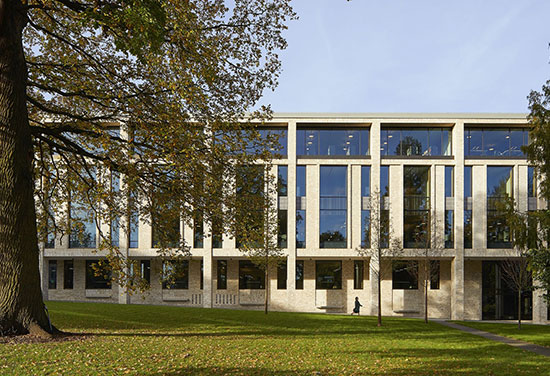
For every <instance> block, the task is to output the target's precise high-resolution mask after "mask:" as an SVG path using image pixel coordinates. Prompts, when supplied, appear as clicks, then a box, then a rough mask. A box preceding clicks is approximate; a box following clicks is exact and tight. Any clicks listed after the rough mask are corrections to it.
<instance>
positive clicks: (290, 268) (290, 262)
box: [286, 121, 296, 307]
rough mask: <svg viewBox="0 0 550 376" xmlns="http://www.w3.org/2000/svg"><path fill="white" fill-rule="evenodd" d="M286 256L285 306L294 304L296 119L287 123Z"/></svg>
mask: <svg viewBox="0 0 550 376" xmlns="http://www.w3.org/2000/svg"><path fill="white" fill-rule="evenodd" d="M287 140H288V145H287V150H288V151H287V153H288V156H287V157H288V180H287V184H288V186H287V195H288V197H287V200H288V228H287V242H288V245H287V247H288V258H287V281H286V284H287V285H286V288H287V293H288V302H287V306H289V307H290V306H294V296H295V294H294V292H295V290H296V121H290V122H289V123H288V137H287Z"/></svg>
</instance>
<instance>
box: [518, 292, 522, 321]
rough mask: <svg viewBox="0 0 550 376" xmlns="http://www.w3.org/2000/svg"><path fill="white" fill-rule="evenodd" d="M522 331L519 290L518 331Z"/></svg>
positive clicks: (519, 293)
mask: <svg viewBox="0 0 550 376" xmlns="http://www.w3.org/2000/svg"><path fill="white" fill-rule="evenodd" d="M520 329H521V289H518V330H520Z"/></svg>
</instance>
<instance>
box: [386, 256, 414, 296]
mask: <svg viewBox="0 0 550 376" xmlns="http://www.w3.org/2000/svg"><path fill="white" fill-rule="evenodd" d="M392 288H393V289H394V290H416V289H418V262H417V261H405V260H394V261H393V263H392Z"/></svg>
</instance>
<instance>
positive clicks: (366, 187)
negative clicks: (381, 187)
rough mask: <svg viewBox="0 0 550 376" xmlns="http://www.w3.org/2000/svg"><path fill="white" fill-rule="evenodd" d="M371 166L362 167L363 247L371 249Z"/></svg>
mask: <svg viewBox="0 0 550 376" xmlns="http://www.w3.org/2000/svg"><path fill="white" fill-rule="evenodd" d="M369 197H370V166H361V247H363V248H370V244H371V243H370V235H371V230H370V229H371V223H370V206H367V202H369Z"/></svg>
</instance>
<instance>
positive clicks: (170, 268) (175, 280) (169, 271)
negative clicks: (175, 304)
mask: <svg viewBox="0 0 550 376" xmlns="http://www.w3.org/2000/svg"><path fill="white" fill-rule="evenodd" d="M162 272H163V273H162V274H163V282H162V288H163V289H174V290H182V289H183V290H187V289H188V288H189V261H188V260H181V261H165V262H164V263H163V264H162Z"/></svg>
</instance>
